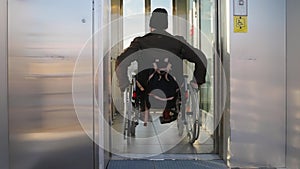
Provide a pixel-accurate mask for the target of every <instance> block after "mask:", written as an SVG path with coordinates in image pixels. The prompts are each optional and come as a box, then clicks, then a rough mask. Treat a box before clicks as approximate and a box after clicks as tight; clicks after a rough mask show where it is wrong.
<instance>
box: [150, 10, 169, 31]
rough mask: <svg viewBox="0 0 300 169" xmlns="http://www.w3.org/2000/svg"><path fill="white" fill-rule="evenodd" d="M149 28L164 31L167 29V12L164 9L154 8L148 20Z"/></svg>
mask: <svg viewBox="0 0 300 169" xmlns="http://www.w3.org/2000/svg"><path fill="white" fill-rule="evenodd" d="M149 26H150V28H154V29H157V30H165V29H167V28H168V12H167V10H165V9H164V8H156V9H155V10H154V11H153V12H152V15H151V18H150V24H149Z"/></svg>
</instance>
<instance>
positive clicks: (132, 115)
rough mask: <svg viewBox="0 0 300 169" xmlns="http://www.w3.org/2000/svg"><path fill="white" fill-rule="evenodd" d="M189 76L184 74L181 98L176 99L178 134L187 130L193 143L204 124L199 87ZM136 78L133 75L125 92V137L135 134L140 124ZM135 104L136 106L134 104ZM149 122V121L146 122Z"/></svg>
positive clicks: (180, 134) (190, 141)
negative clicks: (191, 81) (194, 85)
mask: <svg viewBox="0 0 300 169" xmlns="http://www.w3.org/2000/svg"><path fill="white" fill-rule="evenodd" d="M187 79H188V76H187V75H185V76H184V84H183V88H182V90H183V91H182V92H181V100H180V98H179V97H178V99H177V100H176V108H175V109H176V110H177V111H178V112H177V113H178V116H177V128H178V135H179V136H182V135H183V133H184V129H185V131H186V134H187V137H188V140H189V143H191V144H193V143H194V142H195V141H196V140H197V139H198V137H199V134H200V127H201V126H202V110H201V109H200V108H199V103H200V102H199V101H200V97H199V92H198V89H195V88H193V87H192V85H191V84H189V83H188V82H187ZM136 87H137V84H136V79H135V77H134V76H133V77H132V81H131V85H130V86H129V87H128V88H127V89H126V90H125V92H124V117H123V124H124V131H123V135H124V139H126V138H128V137H134V136H135V128H136V126H137V125H138V124H139V123H138V121H139V115H140V109H141V108H140V101H139V99H138V96H137V94H136ZM133 105H135V106H133ZM145 123H147V122H145Z"/></svg>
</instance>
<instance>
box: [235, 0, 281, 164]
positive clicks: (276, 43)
mask: <svg viewBox="0 0 300 169" xmlns="http://www.w3.org/2000/svg"><path fill="white" fill-rule="evenodd" d="M232 8H233V0H231V16H230V17H231V23H230V24H231V58H230V59H231V60H230V74H231V80H230V84H231V87H230V91H231V105H230V107H231V116H230V117H231V118H230V119H231V120H230V123H231V155H230V156H231V166H239V167H252V166H256V167H263V166H266V167H284V166H285V145H286V141H285V135H286V99H285V97H286V48H285V45H286V1H285V0H263V1H262V0H248V32H247V33H234V32H233V24H234V23H233V9H232Z"/></svg>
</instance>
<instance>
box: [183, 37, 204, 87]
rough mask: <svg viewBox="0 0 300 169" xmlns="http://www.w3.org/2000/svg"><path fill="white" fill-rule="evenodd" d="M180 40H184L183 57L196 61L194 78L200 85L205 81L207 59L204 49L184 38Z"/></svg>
mask: <svg viewBox="0 0 300 169" xmlns="http://www.w3.org/2000/svg"><path fill="white" fill-rule="evenodd" d="M180 41H181V42H182V48H181V55H182V57H183V59H187V60H188V61H189V62H192V63H195V70H194V73H193V75H194V78H193V80H194V81H195V82H196V83H197V84H198V86H200V85H201V84H203V83H205V76H206V66H207V59H206V57H205V55H204V53H203V52H202V51H200V50H198V49H196V48H194V47H193V46H191V45H189V44H188V43H187V42H186V41H185V40H184V39H183V38H182V39H180Z"/></svg>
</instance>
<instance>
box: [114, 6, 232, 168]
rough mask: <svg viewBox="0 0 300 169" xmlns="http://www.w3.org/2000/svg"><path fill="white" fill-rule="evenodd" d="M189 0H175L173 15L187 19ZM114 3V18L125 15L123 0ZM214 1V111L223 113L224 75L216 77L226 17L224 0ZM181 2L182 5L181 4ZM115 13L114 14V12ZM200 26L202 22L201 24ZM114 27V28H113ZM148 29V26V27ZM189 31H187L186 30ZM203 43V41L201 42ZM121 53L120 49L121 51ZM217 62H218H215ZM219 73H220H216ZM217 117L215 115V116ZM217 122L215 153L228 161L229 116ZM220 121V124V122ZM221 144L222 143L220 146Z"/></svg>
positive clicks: (148, 10)
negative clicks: (222, 30) (221, 32)
mask: <svg viewBox="0 0 300 169" xmlns="http://www.w3.org/2000/svg"><path fill="white" fill-rule="evenodd" d="M187 1H188V0H185V1H182V0H173V13H172V14H173V15H176V16H178V17H182V18H184V19H187V16H188V11H187ZM111 2H112V4H111V5H119V7H120V8H119V9H118V10H116V9H115V8H114V11H113V12H114V13H115V14H117V17H113V19H120V18H121V17H122V15H123V12H122V11H123V0H111ZM214 3H215V4H216V5H215V7H216V10H215V15H216V18H215V19H216V20H215V21H214V24H215V30H214V31H215V33H216V34H217V36H216V37H215V40H214V42H215V44H213V45H214V48H216V50H215V51H214V52H216V53H214V55H215V57H218V56H220V57H219V58H220V60H221V62H220V63H219V65H216V64H215V65H214V83H215V86H214V89H213V90H214V92H215V93H214V97H215V98H214V99H216V98H217V97H220V100H219V101H218V102H217V103H215V101H214V102H213V103H212V104H214V105H213V107H214V111H218V112H217V113H218V114H220V115H222V113H223V112H222V111H223V110H222V106H220V105H219V104H218V103H221V102H223V101H224V99H226V98H223V97H222V95H221V94H220V93H224V92H225V91H223V90H224V89H222V88H221V87H220V86H221V85H223V82H222V78H223V77H216V75H220V74H221V72H220V69H219V66H220V64H222V56H223V55H222V53H223V51H222V50H221V49H222V44H221V43H222V41H221V38H222V36H223V35H221V34H220V31H221V28H223V27H224V26H226V25H224V24H222V23H221V21H220V19H224V18H221V12H224V11H221V10H220V9H218V8H220V5H219V4H221V3H222V1H220V0H214ZM179 4H180V5H179ZM150 13H151V0H145V15H146V17H147V16H149V15H150ZM112 15H113V14H112ZM118 27H119V29H118V31H119V32H118V34H114V36H120V37H119V38H122V37H123V31H122V29H120V28H121V27H123V24H122V23H119V24H118ZM173 27H174V32H175V33H176V31H177V30H176V26H173ZM199 27H200V24H199ZM112 29H113V28H112ZM146 29H147V27H146ZM183 29H185V30H186V29H188V28H187V27H185V28H183ZM186 32H187V31H186ZM199 43H201V41H200V42H199ZM118 45H119V47H120V48H121V49H123V44H122V43H119V44H118ZM119 53H120V51H119ZM111 59H112V63H113V62H114V61H115V58H111ZM215 63H216V62H215ZM216 73H218V74H216ZM216 88H218V90H216ZM215 114H216V112H214V116H215ZM214 118H215V117H214ZM214 121H215V122H214V123H215V124H214V125H218V127H217V128H216V127H215V128H216V129H215V130H214V134H213V138H214V152H213V154H218V155H219V156H220V157H221V158H222V159H223V160H224V161H225V162H227V145H228V141H229V140H228V139H226V138H228V137H229V134H230V133H229V132H228V128H229V126H228V125H229V116H228V115H226V117H224V115H223V116H222V118H221V119H220V121H218V120H216V119H215V120H214ZM218 123H219V124H218ZM220 144H222V145H221V146H220Z"/></svg>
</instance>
